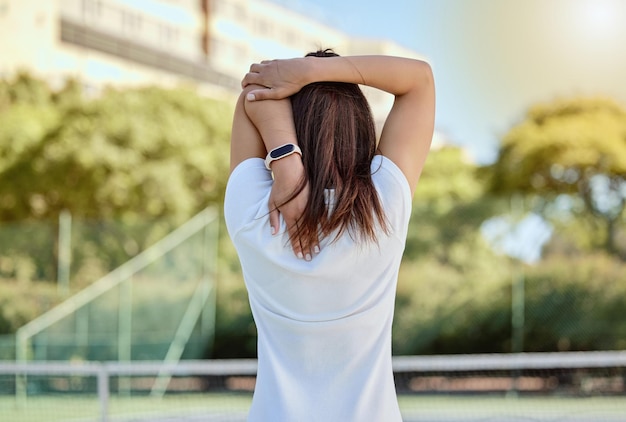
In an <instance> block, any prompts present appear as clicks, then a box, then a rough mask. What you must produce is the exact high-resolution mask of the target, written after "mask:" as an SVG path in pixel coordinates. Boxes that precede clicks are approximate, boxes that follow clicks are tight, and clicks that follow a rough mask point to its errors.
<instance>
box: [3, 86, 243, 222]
mask: <svg viewBox="0 0 626 422" xmlns="http://www.w3.org/2000/svg"><path fill="white" fill-rule="evenodd" d="M231 115H232V109H231V107H230V106H228V105H225V104H222V103H220V102H218V101H215V100H210V99H207V98H203V97H201V96H199V95H198V94H196V93H195V92H194V91H193V90H192V89H191V88H179V89H175V90H167V89H162V88H156V87H147V88H138V89H127V90H113V89H109V90H106V91H105V92H103V93H102V95H101V96H99V97H98V98H95V99H86V98H84V96H82V95H81V94H80V92H79V90H78V88H77V86H76V82H75V81H70V82H69V83H68V84H67V85H66V87H65V88H64V89H62V90H61V91H59V92H52V91H51V90H50V89H49V88H48V87H46V86H45V84H43V83H42V82H40V81H37V80H35V79H33V78H31V77H29V76H28V75H20V76H19V77H18V78H17V79H16V80H14V81H12V82H4V83H3V84H1V88H0V180H2V181H3V183H0V221H16V220H22V219H55V218H56V216H58V214H59V212H60V211H61V210H63V209H67V210H69V211H71V213H72V214H73V215H74V216H76V217H86V218H98V219H105V218H120V219H123V220H126V221H128V220H130V221H132V220H137V219H138V218H142V219H146V218H149V219H154V218H157V217H159V218H170V219H173V220H174V221H178V222H180V221H183V220H184V219H185V218H188V217H190V216H191V215H192V214H193V213H195V212H197V211H199V210H200V209H202V208H204V207H205V206H207V205H209V204H211V203H220V202H221V198H222V197H223V192H224V187H225V183H226V177H227V174H228V151H229V147H228V145H229V142H228V139H229V133H230V121H231Z"/></svg>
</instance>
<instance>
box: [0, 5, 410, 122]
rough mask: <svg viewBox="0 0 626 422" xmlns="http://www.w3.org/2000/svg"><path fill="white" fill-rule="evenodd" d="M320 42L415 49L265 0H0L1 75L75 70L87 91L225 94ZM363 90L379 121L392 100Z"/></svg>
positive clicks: (344, 47)
mask: <svg viewBox="0 0 626 422" xmlns="http://www.w3.org/2000/svg"><path fill="white" fill-rule="evenodd" d="M320 47H324V48H333V49H335V50H336V51H337V52H339V53H340V54H343V55H349V54H394V55H402V56H407V57H418V55H417V53H415V52H413V51H411V50H407V49H404V48H402V47H400V46H399V45H397V44H393V43H390V42H387V41H380V40H363V39H355V38H353V37H350V36H348V35H347V34H345V33H343V32H341V31H338V30H336V29H334V28H332V27H330V26H328V25H326V24H325V23H323V22H321V21H319V20H315V19H312V18H310V17H309V16H307V15H304V14H302V13H298V12H295V11H293V10H290V9H288V8H286V7H285V6H282V5H279V4H277V3H273V2H270V1H268V0H45V1H41V0H0V58H1V59H0V77H8V76H10V75H12V74H14V73H15V72H17V71H19V70H20V69H24V70H28V71H30V72H32V73H34V74H36V75H38V76H40V77H43V78H46V79H47V80H49V81H50V82H51V83H52V84H53V85H55V84H58V85H60V84H62V83H63V82H64V81H65V80H66V79H67V78H68V77H75V78H78V79H80V80H81V81H82V82H83V83H84V85H85V88H86V89H87V90H94V91H97V90H99V89H100V88H101V87H103V86H106V85H115V86H128V85H142V84H143V85H145V84H157V85H161V86H173V85H176V84H179V83H184V82H191V83H194V84H196V85H197V86H198V87H199V88H200V89H202V91H203V92H205V93H206V94H207V95H212V96H225V97H232V96H234V95H236V94H237V93H238V92H239V90H240V85H239V81H240V80H241V78H242V76H243V75H244V74H245V72H246V71H247V70H248V68H249V66H250V63H252V62H256V61H260V60H263V59H268V58H287V57H294V56H302V55H303V54H304V53H306V52H308V51H311V50H316V49H318V48H320ZM367 95H368V98H369V99H370V103H371V105H372V109H373V112H374V114H375V116H377V120H380V116H383V115H385V114H386V112H387V111H388V109H389V107H390V105H391V98H389V96H387V95H385V94H384V93H379V92H375V91H374V90H368V91H367Z"/></svg>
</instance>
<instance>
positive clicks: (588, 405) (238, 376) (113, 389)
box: [0, 351, 626, 422]
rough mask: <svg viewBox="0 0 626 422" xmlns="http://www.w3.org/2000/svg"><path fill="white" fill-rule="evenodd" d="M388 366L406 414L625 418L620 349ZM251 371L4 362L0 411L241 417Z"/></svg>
mask: <svg viewBox="0 0 626 422" xmlns="http://www.w3.org/2000/svg"><path fill="white" fill-rule="evenodd" d="M393 365H394V376H395V380H396V385H397V391H398V397H399V402H400V406H401V410H402V414H403V417H404V420H405V422H426V421H442V422H443V421H446V422H454V421H490V422H491V421H503V422H513V421H515V422H518V421H520V422H521V421H555V420H558V421H575V422H577V421H581V422H582V421H600V420H602V421H612V422H613V421H614V422H616V421H626V394H625V393H626V351H615V352H580V353H521V354H490V355H450V356H410V357H409V356H407V357H404V356H397V357H395V358H394V361H393ZM255 375H256V361H255V360H209V361H181V362H178V363H163V362H147V361H135V362H132V363H131V362H102V363H97V362H29V363H16V362H6V361H5V362H0V420H2V421H5V420H6V421H12V422H26V421H29V422H36V421H51V422H54V421H116V422H130V421H134V422H148V421H150V422H199V421H233V422H234V421H244V420H245V418H246V414H247V411H248V408H249V405H250V401H251V397H252V391H253V389H254V383H255ZM20 383H22V387H23V388H17V386H18V385H19V384H20ZM20 392H22V393H20Z"/></svg>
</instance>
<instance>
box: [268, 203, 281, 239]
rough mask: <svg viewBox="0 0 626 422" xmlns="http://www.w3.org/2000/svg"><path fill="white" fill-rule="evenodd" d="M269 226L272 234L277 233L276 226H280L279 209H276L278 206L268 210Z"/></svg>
mask: <svg viewBox="0 0 626 422" xmlns="http://www.w3.org/2000/svg"><path fill="white" fill-rule="evenodd" d="M270 227H271V229H272V235H275V234H276V233H278V228H279V227H280V211H278V208H274V209H273V210H272V211H270Z"/></svg>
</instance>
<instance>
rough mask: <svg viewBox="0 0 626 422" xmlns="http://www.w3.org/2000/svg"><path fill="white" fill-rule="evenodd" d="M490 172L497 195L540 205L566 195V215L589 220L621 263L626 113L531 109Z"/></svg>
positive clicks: (556, 105)
mask: <svg viewBox="0 0 626 422" xmlns="http://www.w3.org/2000/svg"><path fill="white" fill-rule="evenodd" d="M491 170H492V172H493V177H492V181H491V190H492V191H493V192H495V193H498V194H505V195H510V194H512V193H522V194H527V195H534V196H539V197H541V198H542V202H544V203H551V202H553V201H555V200H556V199H557V198H559V197H560V196H562V195H569V196H570V197H571V198H572V199H571V201H572V206H571V207H570V209H569V210H570V211H571V212H572V213H574V214H578V215H579V216H584V218H586V219H591V220H592V221H594V223H592V224H594V225H595V226H597V228H599V229H600V230H599V231H600V233H599V234H600V236H599V237H600V240H601V243H602V246H603V248H604V249H605V250H606V251H608V252H609V253H613V254H616V255H621V256H622V257H623V258H625V259H626V249H625V248H623V247H620V245H619V243H618V241H617V239H618V237H619V236H620V233H621V232H622V231H623V225H624V222H625V215H624V214H625V213H624V209H625V206H626V110H625V109H624V108H623V107H621V106H620V105H619V104H617V103H615V102H614V101H612V100H610V99H604V98H591V99H584V98H583V99H573V100H567V101H555V102H553V103H550V104H540V105H537V106H535V107H533V108H531V109H530V110H529V112H528V114H527V116H526V119H525V120H524V121H523V122H521V123H520V124H519V125H517V126H515V127H513V128H512V129H511V130H510V131H509V133H508V134H507V135H506V136H505V137H504V139H503V141H502V146H501V149H500V155H499V158H498V160H497V162H496V163H495V164H494V165H493V166H492V169H491ZM544 216H549V213H546V212H544ZM590 235H592V234H591V233H590ZM593 235H594V236H596V235H597V233H593Z"/></svg>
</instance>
